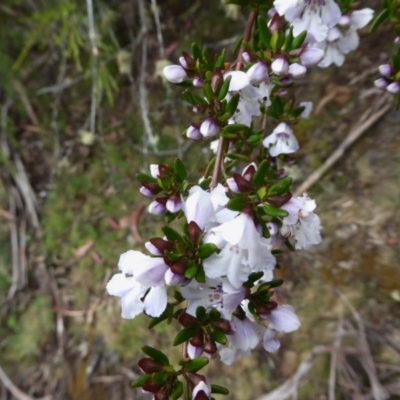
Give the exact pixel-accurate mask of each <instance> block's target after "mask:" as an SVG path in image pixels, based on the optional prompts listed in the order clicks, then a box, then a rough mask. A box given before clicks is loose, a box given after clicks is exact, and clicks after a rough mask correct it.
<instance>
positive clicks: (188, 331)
mask: <svg viewBox="0 0 400 400" xmlns="http://www.w3.org/2000/svg"><path fill="white" fill-rule="evenodd" d="M198 330H199V328H193V327H190V328H183V329H182V330H181V331H180V332H179V333H178V334H177V335H176V336H175V339H174V341H173V345H174V346H178V345H179V344H181V343H184V342H187V341H188V340H189V339H191V338H192V337H193V336H194V335H195V333H196V332H197V331H198Z"/></svg>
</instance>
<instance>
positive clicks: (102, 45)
mask: <svg viewBox="0 0 400 400" xmlns="http://www.w3.org/2000/svg"><path fill="white" fill-rule="evenodd" d="M360 3H362V4H361V5H360V7H359V8H362V7H365V6H372V7H373V8H374V9H375V10H379V7H380V2H379V1H363V2H360ZM246 16H247V14H246V12H245V11H244V12H243V11H241V10H239V9H238V8H236V7H235V6H226V5H224V3H223V2H219V1H215V0H214V1H211V0H201V1H200V0H197V1H184V2H182V1H178V0H151V1H150V0H134V1H132V0H120V1H113V0H109V1H100V0H87V1H86V2H83V1H81V2H77V1H73V0H62V1H59V0H24V1H21V0H2V2H1V4H0V19H1V21H0V38H1V40H0V103H1V104H0V105H1V110H0V111H1V112H0V129H1V131H0V148H1V152H0V173H1V181H0V182H1V184H0V219H1V224H0V400H11V399H13V400H14V399H16V400H31V399H38V398H41V399H47V400H50V399H60V400H61V399H70V400H92V399H96V400H103V399H108V400H114V399H115V400H118V399H121V400H122V399H124V400H134V399H142V398H143V399H144V398H149V397H148V396H144V395H143V394H142V393H141V392H140V390H135V389H132V388H131V382H132V381H133V380H134V379H135V378H136V377H137V376H138V374H139V373H140V372H139V370H138V367H137V365H136V363H137V361H138V359H139V358H140V357H141V356H142V353H141V350H140V348H141V346H142V345H144V344H147V345H153V346H158V347H161V348H163V349H165V350H166V351H167V352H168V355H171V359H172V360H178V359H179V356H180V349H171V341H172V339H173V337H174V333H175V332H176V329H175V328H176V327H174V326H164V325H163V326H160V327H157V328H156V329H155V332H153V333H149V331H148V330H147V328H146V327H147V324H148V322H149V320H148V319H147V318H146V317H143V316H141V317H138V318H136V319H135V320H122V319H121V317H120V307H119V301H118V299H115V298H111V297H109V296H108V294H107V293H106V292H105V289H104V288H105V285H106V283H107V281H108V280H109V279H110V277H111V276H112V274H114V273H115V272H116V271H117V267H116V264H117V261H118V258H119V255H120V254H121V253H122V252H125V251H127V250H128V249H138V250H142V249H143V248H144V247H143V243H144V241H146V240H147V239H148V238H149V237H150V236H154V235H156V234H159V233H160V226H161V223H162V221H161V220H160V219H158V218H155V217H153V216H151V215H149V214H148V213H147V212H146V206H147V204H148V201H147V200H146V199H145V198H143V197H141V195H140V194H139V192H138V188H139V184H138V182H137V180H136V178H135V175H136V173H137V172H139V171H146V169H147V168H148V166H149V164H150V163H161V162H168V161H170V160H172V159H173V158H174V157H176V156H179V157H182V158H183V160H184V162H185V164H186V165H187V166H188V167H189V169H190V176H191V178H192V179H193V180H197V179H198V178H199V177H200V176H201V175H202V172H203V171H204V167H205V165H206V163H207V161H208V160H209V159H210V156H211V152H210V150H209V145H208V144H207V143H206V142H204V143H195V144H192V143H189V142H188V141H186V139H185V138H184V137H183V136H182V132H183V131H184V129H186V128H187V127H188V126H189V125H190V123H191V122H192V120H193V118H194V116H193V114H192V113H191V111H190V110H189V109H188V108H187V106H186V105H185V104H184V103H183V101H182V100H181V97H180V92H181V89H179V88H176V87H173V85H167V84H165V82H163V79H162V77H161V71H162V68H163V67H164V66H165V65H168V64H170V63H176V62H177V60H178V57H179V56H180V52H181V51H182V50H188V49H189V48H190V45H191V43H192V42H193V41H196V42H197V43H198V44H199V45H200V46H206V47H208V48H209V49H210V51H211V53H217V52H220V51H221V50H222V49H223V48H226V49H227V54H228V57H227V58H228V59H230V57H231V59H233V56H232V49H233V47H234V45H235V43H236V42H237V40H238V38H239V36H240V34H241V33H242V32H243V28H244V25H245V22H246ZM393 39H394V34H393V32H392V29H391V26H390V24H384V25H383V26H381V27H380V28H379V29H378V31H376V32H375V33H374V34H372V35H369V34H368V32H367V29H365V30H363V31H361V46H360V48H359V49H358V50H357V51H356V52H354V53H352V54H351V55H349V56H348V58H347V60H346V62H345V65H344V66H343V67H342V68H340V69H338V68H336V67H331V68H328V69H324V70H321V69H318V68H315V69H313V70H312V71H311V72H309V74H308V75H307V77H306V78H305V79H304V80H302V81H300V82H299V85H298V87H297V89H296V93H297V96H298V98H301V100H302V101H313V102H314V113H313V114H312V116H311V118H310V119H308V120H303V121H301V123H300V124H299V125H298V126H296V135H297V137H298V138H299V141H300V144H301V149H300V152H299V153H298V155H297V163H296V164H295V165H293V166H292V167H291V171H290V173H291V174H292V175H293V176H294V178H295V184H296V187H299V186H300V184H301V183H302V182H304V181H305V180H306V179H307V177H308V176H309V175H310V174H311V173H312V172H313V171H315V170H317V169H318V168H319V167H321V166H322V165H324V161H325V160H326V159H327V158H328V157H329V156H330V155H331V154H332V153H333V152H334V151H335V149H336V148H337V147H338V146H340V145H341V144H343V141H344V140H345V138H346V137H347V135H348V134H349V133H350V132H351V131H352V128H353V127H354V126H356V125H357V124H359V122H360V118H361V120H362V121H365V120H366V119H367V118H368V117H370V116H373V115H374V113H375V114H376V112H379V110H380V109H381V108H382V107H383V105H382V92H380V91H379V90H377V89H375V88H374V87H373V80H374V79H376V78H377V77H378V73H377V68H378V66H379V65H380V64H382V63H384V62H387V61H388V60H389V57H390V54H391V52H392V50H393V47H392V46H394V45H393V44H392V43H393ZM399 123H400V117H399V113H398V112H397V111H396V110H395V109H394V107H393V108H392V109H391V110H390V111H388V112H386V113H384V114H383V115H382V116H381V117H379V118H377V122H376V123H374V124H372V123H371V124H370V125H369V126H368V127H367V128H368V129H364V131H365V132H364V134H363V135H362V137H361V138H360V139H359V140H358V141H357V142H356V143H355V144H354V145H353V146H352V147H351V148H350V149H349V150H348V151H347V152H345V154H344V155H343V156H342V157H341V158H340V160H339V161H338V163H337V164H336V165H334V166H333V167H332V168H330V169H329V171H328V172H327V173H326V174H325V175H324V176H323V177H321V178H319V179H318V180H317V182H316V183H315V184H314V185H313V186H312V187H311V188H310V189H309V190H308V193H309V195H310V197H312V198H315V199H316V200H317V204H318V209H317V213H318V214H319V216H320V218H321V220H322V223H323V226H324V230H323V236H324V241H323V243H322V244H321V245H320V246H318V247H316V248H313V249H312V250H311V251H307V252H297V253H295V254H285V255H283V256H281V259H280V264H281V266H282V269H281V270H279V271H278V276H279V277H283V278H284V279H285V283H284V285H283V286H282V287H281V288H279V290H278V294H279V298H280V299H281V301H282V302H284V303H289V304H292V305H293V306H294V308H295V309H296V312H297V313H298V315H299V317H300V319H301V321H302V327H301V329H300V330H299V331H297V332H294V333H292V334H287V335H284V336H282V338H281V340H282V344H283V345H282V347H281V349H280V350H279V351H278V352H276V353H274V354H267V353H266V352H265V351H264V350H262V349H259V350H256V351H254V356H253V357H252V358H248V359H242V360H240V361H239V362H237V363H236V364H235V365H234V366H232V367H226V366H223V365H222V364H221V363H220V362H219V361H218V360H215V361H213V362H211V363H210V364H211V365H210V366H209V367H208V370H207V374H208V376H209V377H210V378H211V380H212V381H213V383H217V384H221V385H223V386H226V387H228V388H229V389H230V392H231V393H230V395H229V396H227V398H228V399H229V400H254V399H258V398H263V399H264V400H274V399H276V400H278V399H286V398H292V397H293V396H294V397H293V398H299V399H329V400H333V399H335V398H336V399H385V398H390V399H400V384H399V382H400V367H399V366H400V303H399V302H400V268H399V256H400V251H399V250H400V229H399V226H400V224H399V222H400V178H399V177H400V162H399V161H400V155H399V154H400V135H399V133H400V131H399ZM273 127H274V124H273V122H272V121H271V122H270V124H269V126H268V129H269V130H272V129H273ZM274 390H275V392H274ZM268 393H269V395H267V394H268ZM296 396H297V397H296ZM396 396H397V397H396Z"/></svg>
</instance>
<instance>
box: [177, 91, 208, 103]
mask: <svg viewBox="0 0 400 400" xmlns="http://www.w3.org/2000/svg"><path fill="white" fill-rule="evenodd" d="M182 97H183V99H184V100H185V101H187V102H188V103H189V104H191V105H192V106H197V105H199V104H206V101H205V100H204V97H201V96H199V95H197V94H196V93H193V92H192V91H191V90H189V89H186V90H185V91H184V92H183V93H182Z"/></svg>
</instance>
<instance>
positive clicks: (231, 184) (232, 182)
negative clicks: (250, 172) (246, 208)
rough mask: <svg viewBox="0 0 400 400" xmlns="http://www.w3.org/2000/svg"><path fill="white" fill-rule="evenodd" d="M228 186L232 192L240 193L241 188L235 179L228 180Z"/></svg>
mask: <svg viewBox="0 0 400 400" xmlns="http://www.w3.org/2000/svg"><path fill="white" fill-rule="evenodd" d="M226 184H227V185H228V188H229V190H230V191H231V192H233V193H240V190H239V187H238V185H237V184H236V182H235V180H234V179H233V178H228V179H227V180H226Z"/></svg>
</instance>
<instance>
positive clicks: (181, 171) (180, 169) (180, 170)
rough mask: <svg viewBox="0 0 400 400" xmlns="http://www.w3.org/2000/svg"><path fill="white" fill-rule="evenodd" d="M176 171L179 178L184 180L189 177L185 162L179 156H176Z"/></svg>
mask: <svg viewBox="0 0 400 400" xmlns="http://www.w3.org/2000/svg"><path fill="white" fill-rule="evenodd" d="M174 172H175V175H176V176H177V177H178V179H179V180H180V181H181V182H182V181H183V180H185V179H186V177H187V172H186V168H185V166H184V165H183V162H182V161H181V160H180V159H179V158H175V161H174Z"/></svg>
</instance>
